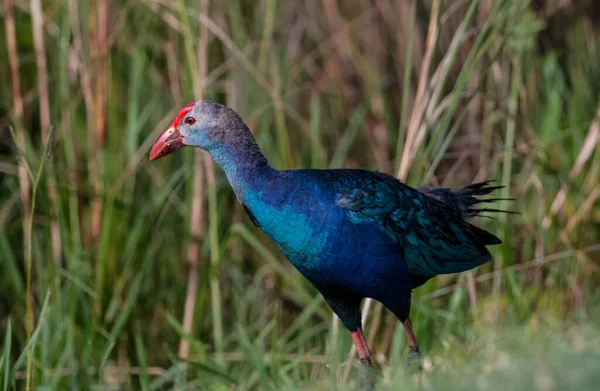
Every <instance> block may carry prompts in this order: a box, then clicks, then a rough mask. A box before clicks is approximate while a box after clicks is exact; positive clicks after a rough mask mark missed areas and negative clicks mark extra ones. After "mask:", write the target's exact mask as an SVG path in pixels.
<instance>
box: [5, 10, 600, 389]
mask: <svg viewBox="0 0 600 391" xmlns="http://www.w3.org/2000/svg"><path fill="white" fill-rule="evenodd" d="M542 3H543V4H542ZM539 4H542V5H541V6H540V5H539ZM590 4H592V2H589V4H588V3H586V2H585V1H583V2H574V1H573V2H569V1H566V2H565V1H562V2H560V4H558V2H554V1H546V2H536V5H535V6H534V5H532V4H531V3H530V2H509V1H491V0H480V1H459V2H449V1H440V0H433V1H425V2H421V1H398V2H392V1H390V0H378V1H353V2H349V1H348V2H336V1H324V2H291V1H290V2H278V1H263V2H260V3H257V2H251V1H246V0H229V1H227V2H210V1H208V0H205V1H203V2H200V3H196V2H192V1H184V0H178V1H162V0H159V1H137V2H134V1H129V0H122V1H113V2H107V1H102V0H98V1H95V2H85V1H83V2H80V1H75V0H64V1H55V2H39V1H33V2H32V6H33V7H31V6H30V5H29V4H28V3H27V2H22V1H11V0H4V2H3V5H4V7H3V8H2V11H3V12H2V13H1V15H2V17H3V21H4V22H5V26H6V29H4V30H3V31H2V33H1V34H2V35H1V36H0V51H1V53H3V54H4V53H6V56H7V57H8V58H9V60H10V61H9V62H8V63H5V62H0V77H1V78H2V80H8V79H9V78H11V80H12V83H11V84H10V85H9V83H4V84H2V87H0V102H1V103H0V115H1V117H0V125H1V127H2V128H3V129H4V128H8V125H9V124H12V125H13V126H14V129H15V132H14V133H15V135H14V138H15V139H16V143H17V145H18V146H19V147H20V148H21V149H22V154H21V155H22V156H23V157H24V158H23V159H22V160H21V162H19V161H18V160H17V158H16V157H17V154H16V153H15V149H14V147H13V142H12V141H11V140H12V137H10V136H9V132H8V131H5V132H3V133H2V134H1V135H0V153H1V155H0V206H1V207H0V335H1V336H2V337H1V338H0V341H1V342H0V344H1V348H0V387H2V390H9V389H15V388H16V389H23V388H28V386H31V388H32V389H33V387H36V388H37V389H40V390H41V389H51V390H58V389H81V390H89V389H99V390H108V389H142V390H162V389H207V390H229V389H233V390H246V389H285V390H294V389H299V390H300V389H306V390H312V389H314V390H318V389H324V390H325V389H327V390H331V389H340V390H342V389H344V390H345V389H352V388H353V387H356V386H357V384H358V383H357V382H358V376H357V371H355V370H353V369H354V368H355V367H354V366H353V365H354V364H355V363H356V360H354V361H353V363H352V360H351V362H350V363H348V364H345V365H344V364H341V363H342V362H344V361H346V360H347V358H348V357H349V356H350V357H354V355H353V354H352V353H351V340H350V338H349V336H348V335H347V333H346V332H345V330H343V327H340V325H339V322H337V321H336V320H335V319H334V320H333V321H332V315H331V312H330V311H329V309H328V308H327V306H326V304H325V302H324V300H323V298H322V297H321V296H319V295H318V294H317V292H316V291H315V289H314V288H313V287H312V286H310V284H309V283H308V282H307V281H306V280H304V279H303V278H302V277H301V276H300V275H299V273H298V272H296V271H295V270H294V269H293V268H292V267H291V265H290V264H289V263H288V262H287V261H286V260H285V259H284V258H283V256H282V255H281V254H280V253H279V252H278V251H277V250H276V248H275V247H274V245H273V243H272V242H270V241H269V240H268V239H267V238H266V237H265V236H264V235H263V234H262V233H260V232H258V231H257V230H256V229H255V228H254V227H253V226H252V225H251V224H249V223H248V221H247V219H246V217H245V214H244V211H243V209H242V208H241V207H240V206H239V205H238V204H237V202H236V200H235V197H234V196H233V194H232V192H231V190H230V189H229V187H228V184H227V182H226V180H225V178H224V176H223V175H222V173H221V171H220V170H219V169H218V168H216V167H212V166H211V164H212V162H211V161H210V159H207V158H206V156H205V155H203V154H202V153H201V152H196V151H192V150H188V151H185V152H184V153H181V154H174V155H173V156H172V157H170V158H168V159H163V160H160V161H158V162H155V163H152V164H149V163H148V162H147V153H148V150H149V148H150V145H151V143H152V142H153V141H154V140H155V138H156V137H157V135H158V133H159V132H161V131H162V130H163V129H164V128H165V127H166V126H167V124H168V122H169V121H170V120H171V119H172V118H173V117H174V116H175V114H176V112H177V110H178V109H179V107H180V106H182V105H183V104H184V103H187V102H188V101H191V100H193V99H199V98H202V97H205V98H209V99H214V100H219V101H221V102H224V103H227V104H228V105H230V106H232V107H235V108H236V109H237V110H238V111H239V112H240V114H241V115H242V117H243V118H244V119H245V120H246V121H247V123H248V124H249V125H250V127H251V128H252V129H253V131H254V132H255V135H256V138H257V140H258V142H259V144H260V145H261V147H262V149H263V151H264V153H265V155H266V156H267V158H268V159H269V161H270V162H271V163H272V164H273V165H274V166H276V167H278V168H289V167H314V168H328V167H333V168H336V167H363V168H369V169H376V170H381V171H385V172H388V173H392V174H397V175H399V176H400V177H402V178H403V179H405V180H406V182H407V183H408V184H410V185H412V186H421V185H424V184H434V185H437V186H444V187H459V186H464V185H467V184H469V183H472V182H474V181H481V180H485V179H489V178H496V179H497V181H498V183H499V184H501V185H504V186H505V188H504V189H503V190H502V192H501V193H500V195H501V196H502V197H504V198H509V197H512V198H515V201H514V202H504V203H502V204H500V205H498V207H500V208H507V209H511V210H516V211H519V212H520V214H519V215H506V216H501V217H499V218H497V219H484V218H481V219H479V220H478V221H477V224H479V225H481V226H482V227H484V228H485V229H488V230H490V231H491V232H493V233H495V234H497V235H498V236H499V237H501V238H502V240H503V244H502V245H499V246H495V247H493V248H491V251H492V253H493V256H494V260H495V261H494V262H493V263H490V264H487V265H485V266H482V267H480V268H478V269H477V270H475V271H474V272H473V274H470V275H469V274H463V275H450V276H439V277H437V278H436V279H434V280H431V281H430V282H428V283H427V284H426V285H425V286H423V287H421V288H419V289H418V290H416V291H415V292H414V300H413V308H412V316H411V317H412V319H413V325H414V327H415V332H416V334H417V336H418V338H419V342H420V344H421V347H422V350H423V352H424V360H425V361H424V362H425V364H426V368H425V371H424V373H423V374H421V375H418V376H416V377H415V376H413V375H411V374H410V373H408V372H407V371H406V370H405V358H406V357H405V356H406V352H405V348H406V342H405V337H404V333H403V332H402V327H401V325H398V323H397V321H396V320H395V319H394V318H393V316H391V314H390V313H389V312H387V311H385V310H384V309H383V308H382V306H381V305H379V304H377V303H370V304H369V306H368V309H369V310H368V314H367V315H366V317H365V318H366V319H365V325H366V326H365V329H366V331H367V334H368V335H367V339H368V340H369V343H370V345H371V346H372V348H373V351H374V353H375V355H376V357H377V360H378V361H379V362H380V363H381V364H382V368H383V372H382V378H381V379H379V382H380V385H379V389H384V390H385V389H390V390H395V389H398V387H399V386H398V385H399V384H402V387H403V388H407V389H411V387H412V388H415V389H417V388H420V389H440V388H443V389H461V390H464V389H496V388H498V389H500V388H503V389H506V388H508V389H539V390H553V389H565V388H568V389H575V388H577V389H593V388H594V387H596V386H597V384H598V379H597V370H595V368H597V365H598V363H599V360H600V357H599V353H598V338H599V336H600V334H599V331H598V321H597V320H598V316H599V315H600V314H599V313H598V308H599V305H600V296H599V295H598V290H597V286H598V262H597V260H598V259H599V253H600V245H599V243H600V229H599V228H598V225H599V222H600V209H599V207H598V205H599V203H598V197H599V196H600V182H599V181H598V178H600V154H599V153H598V152H599V151H598V145H599V140H600V123H599V122H598V121H599V119H598V110H599V109H600V108H599V100H598V97H599V96H600V83H599V82H598V80H600V39H599V38H600V35H599V31H598V29H597V27H596V26H598V23H597V21H598V19H597V16H596V15H595V14H594V13H593V12H592V11H593V6H592V5H590ZM40 34H42V35H43V37H42V40H43V44H44V46H43V47H44V49H45V50H43V51H40V50H36V48H38V49H39V48H40V47H41V46H40ZM34 37H35V39H34ZM41 57H45V58H44V59H42V58H41ZM42 60H45V61H42ZM41 73H47V78H45V77H44V76H42V74H41ZM45 83H47V91H46V92H44V90H43V89H44V84H45ZM46 96H47V97H46ZM46 100H47V102H46ZM47 103H49V104H48V108H49V111H50V113H49V116H50V123H52V124H54V125H55V128H56V129H57V131H56V135H55V143H54V147H53V148H52V154H51V155H50V156H49V159H48V162H47V166H46V170H44V171H43V175H39V176H38V179H37V180H34V179H35V178H33V176H32V175H28V174H27V170H26V167H27V165H26V164H25V162H28V163H29V166H30V167H39V168H40V171H39V173H42V171H41V168H43V167H44V165H43V164H44V162H45V161H46V159H45V156H47V153H46V152H44V148H46V146H47V145H49V144H48V143H46V140H45V139H44V138H43V137H42V136H43V135H44V130H43V129H49V128H48V126H49V122H48V119H47V118H46V114H44V113H45V111H44V110H45V108H44V107H46V106H45V105H46V104H47ZM50 134H53V133H52V132H50ZM40 140H42V141H40ZM182 152H183V151H182ZM30 171H31V170H30ZM52 189H55V191H56V194H55V199H54V201H53V197H54V195H53V194H52V191H53V190H52ZM33 192H36V194H33ZM34 203H35V204H34ZM30 217H32V218H31V219H30ZM55 227H58V233H59V236H58V241H57V236H56V233H57V229H56V228H55ZM57 245H59V246H58V248H59V249H60V251H59V254H58V258H57V256H56V251H57V250H56V249H57ZM27 260H29V262H27ZM29 293H30V294H29ZM28 303H30V305H28ZM34 320H35V322H34ZM28 324H30V325H31V327H28ZM28 357H29V359H28Z"/></svg>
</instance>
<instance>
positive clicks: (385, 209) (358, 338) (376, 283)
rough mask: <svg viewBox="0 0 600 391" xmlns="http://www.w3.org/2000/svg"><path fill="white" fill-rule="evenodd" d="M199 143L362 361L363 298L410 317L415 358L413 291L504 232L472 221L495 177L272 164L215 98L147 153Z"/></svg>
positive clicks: (481, 253) (481, 255)
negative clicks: (448, 185)
mask: <svg viewBox="0 0 600 391" xmlns="http://www.w3.org/2000/svg"><path fill="white" fill-rule="evenodd" d="M188 145H189V146H193V147H198V148H202V149H204V150H206V151H208V153H210V154H211V156H212V157H213V158H214V159H215V161H216V162H217V163H218V164H219V165H220V166H221V167H222V168H223V170H224V171H225V174H226V175H227V178H228V179H229V182H230V183H231V186H232V187H233V190H234V191H235V194H236V196H237V198H238V200H239V202H240V203H241V204H242V205H243V206H244V208H245V209H246V212H247V213H248V216H249V217H250V219H251V220H252V222H253V223H254V224H255V225H256V226H257V227H259V228H260V229H261V230H262V231H264V232H265V233H266V234H267V235H268V236H269V237H270V238H271V239H272V240H273V241H274V242H275V243H276V244H277V246H278V247H279V248H280V249H281V251H282V252H283V254H284V255H285V256H286V257H287V258H288V259H289V260H290V262H292V264H293V265H294V266H295V267H296V268H297V269H298V270H299V271H300V273H302V274H303V275H304V276H305V277H306V278H307V279H308V280H309V281H310V282H311V283H312V284H313V285H314V286H315V287H316V288H317V289H318V290H319V292H321V294H323V296H324V297H325V300H326V301H327V303H328V304H329V306H330V307H331V309H332V310H333V311H334V312H335V313H336V314H337V315H338V316H339V317H340V319H341V321H342V322H343V324H344V326H346V327H347V328H348V330H350V332H351V333H352V339H353V341H354V344H355V345H356V349H357V351H358V354H359V357H360V361H361V362H362V363H363V364H373V360H372V358H371V353H370V351H369V348H368V346H367V344H366V342H365V338H364V335H363V332H362V326H361V316H360V304H361V301H362V299H363V298H366V297H371V298H373V299H375V300H377V301H379V302H381V303H383V304H384V305H385V306H386V307H387V308H388V309H389V310H391V311H392V312H393V313H394V314H395V315H396V316H397V317H398V319H399V320H400V321H401V322H402V324H403V325H404V330H405V332H406V336H407V338H408V345H409V348H410V351H409V361H410V360H411V359H413V358H417V357H418V352H419V348H418V345H417V340H416V338H415V335H414V333H413V331H412V327H411V323H410V319H409V312H410V299H411V292H412V290H413V289H414V288H416V287H418V286H420V285H422V284H424V283H425V282H426V281H427V280H429V279H430V278H432V277H434V276H436V275H438V274H447V273H457V272H462V271H465V270H469V269H472V268H474V267H476V266H479V265H481V264H483V263H486V262H487V261H489V260H490V259H491V256H490V253H489V252H488V250H487V249H486V246H487V245H492V244H498V243H500V240H499V239H498V238H497V237H495V236H494V235H492V234H491V233H489V232H487V231H484V230H482V229H481V228H478V227H475V226H474V225H471V224H470V223H469V222H468V221H467V220H468V219H469V218H470V217H473V216H476V215H478V214H479V213H480V212H485V211H489V212H501V211H499V210H497V209H489V208H479V207H478V204H479V203H481V202H488V201H495V200H497V199H490V198H487V199H476V198H475V196H480V195H486V194H489V193H491V192H492V191H493V190H496V189H498V188H500V187H499V186H490V184H489V182H483V183H477V184H474V185H471V186H468V187H465V188H463V189H462V190H459V191H456V192H454V191H451V190H448V189H437V188H423V189H420V190H416V189H413V188H411V187H409V186H407V185H405V184H403V183H402V182H400V181H399V180H397V179H396V178H394V177H392V176H389V175H386V174H383V173H380V172H372V171H365V170H348V169H339V170H286V171H280V170H276V169H274V168H271V167H270V166H269V164H268V163H267V159H265V157H264V156H263V154H262V153H261V151H260V149H259V147H258V145H257V144H256V142H255V140H254V137H253V136H252V133H251V132H250V130H249V129H248V127H247V126H246V124H245V123H244V122H243V121H242V119H241V118H240V117H239V116H238V115H237V114H236V113H235V111H233V110H232V109H230V108H228V107H226V106H223V105H220V104H218V103H214V102H210V101H199V102H196V103H192V104H189V105H187V106H185V107H184V108H183V109H182V110H181V111H180V112H179V114H178V115H177V117H176V118H175V120H174V121H173V123H172V124H171V126H170V127H169V128H168V129H167V130H166V131H165V132H163V133H162V134H161V135H160V137H159V138H158V139H157V140H156V142H155V143H154V145H153V146H152V150H151V152H150V160H155V159H158V158H160V157H162V156H165V155H168V154H170V153H172V152H173V151H175V150H177V149H178V148H181V147H183V146H188Z"/></svg>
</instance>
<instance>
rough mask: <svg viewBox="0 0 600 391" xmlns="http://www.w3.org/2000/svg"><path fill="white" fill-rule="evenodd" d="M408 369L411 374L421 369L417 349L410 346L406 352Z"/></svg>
mask: <svg viewBox="0 0 600 391" xmlns="http://www.w3.org/2000/svg"><path fill="white" fill-rule="evenodd" d="M408 368H409V369H410V370H411V372H418V371H420V370H421V369H423V368H422V367H421V358H420V356H419V348H417V347H414V346H411V347H410V348H409V350H408Z"/></svg>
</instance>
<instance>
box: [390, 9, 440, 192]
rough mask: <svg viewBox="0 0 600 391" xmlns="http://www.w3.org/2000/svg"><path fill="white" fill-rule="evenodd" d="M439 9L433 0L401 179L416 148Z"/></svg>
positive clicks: (408, 167)
mask: <svg viewBox="0 0 600 391" xmlns="http://www.w3.org/2000/svg"><path fill="white" fill-rule="evenodd" d="M439 11H440V1H439V0H434V2H433V6H432V9H431V17H430V19H429V29H428V31H427V41H426V42H425V54H424V56H423V63H422V66H421V73H420V74H419V84H418V86H417V95H416V97H415V105H414V107H413V111H412V115H411V117H410V122H409V124H408V131H407V133H406V144H405V147H404V151H403V152H402V158H401V160H400V168H399V169H398V175H397V176H398V178H399V179H400V180H402V181H405V180H406V177H407V176H408V170H409V169H410V165H411V163H412V159H413V157H414V153H415V151H416V150H417V148H418V142H420V141H421V140H422V138H421V139H419V138H418V137H417V136H418V132H419V128H420V127H421V121H422V119H423V114H424V113H425V108H426V106H427V105H426V99H425V93H426V90H427V85H428V83H427V78H428V77H429V67H430V65H431V57H432V55H433V49H434V48H435V43H436V41H437V36H438V14H439Z"/></svg>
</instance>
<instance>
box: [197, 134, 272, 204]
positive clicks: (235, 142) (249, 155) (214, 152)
mask: <svg viewBox="0 0 600 391" xmlns="http://www.w3.org/2000/svg"><path fill="white" fill-rule="evenodd" d="M225 141H226V142H224V143H219V144H216V145H213V146H212V147H211V148H209V149H208V152H209V153H210V154H211V156H212V157H213V159H214V160H215V162H216V163H217V164H218V165H219V166H221V168H222V169H223V171H225V175H226V176H227V179H228V180H229V183H230V184H231V186H232V187H233V190H234V191H235V194H236V196H237V198H238V199H239V200H240V201H242V202H243V200H244V198H245V197H246V194H247V193H248V192H249V191H251V190H252V189H253V188H255V187H256V185H257V184H258V183H259V182H260V181H261V180H264V179H265V177H267V176H268V175H269V174H273V173H274V172H275V170H274V169H272V168H271V167H270V166H269V164H268V162H267V159H266V158H265V157H264V155H263V154H262V152H261V150H260V148H259V147H258V144H257V143H256V141H255V140H254V137H253V136H252V133H251V132H250V130H247V132H241V133H239V132H238V133H237V134H236V137H235V138H234V139H230V140H225Z"/></svg>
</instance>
